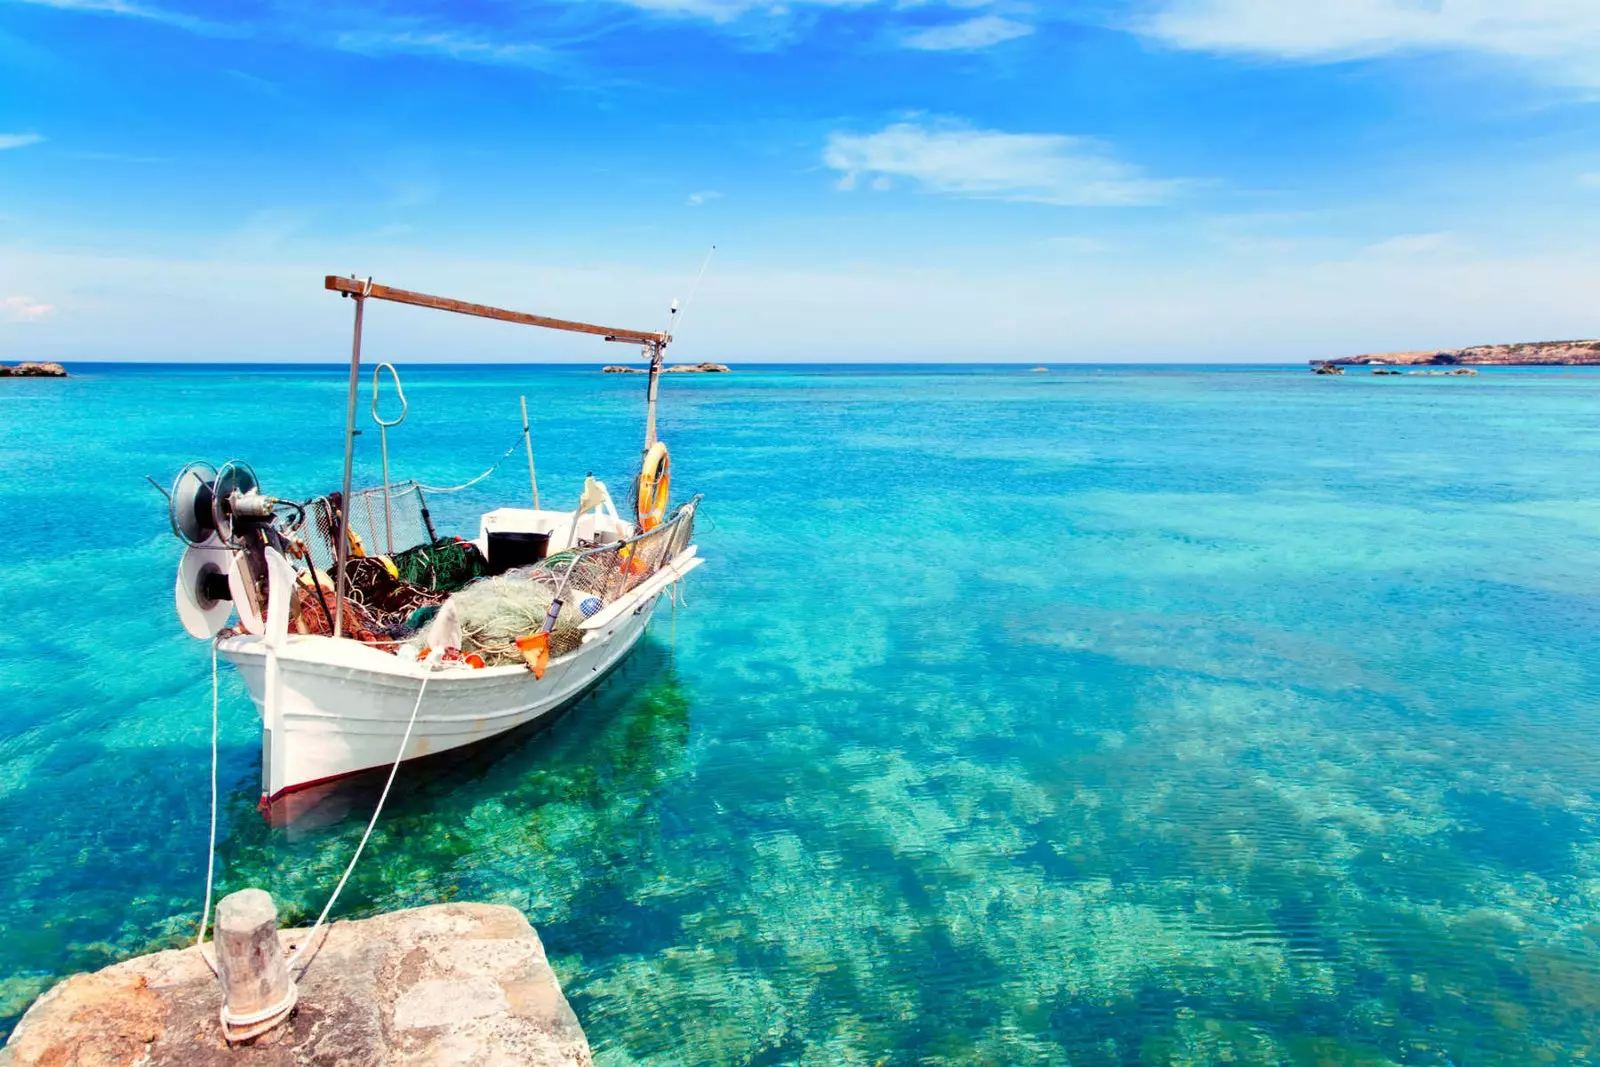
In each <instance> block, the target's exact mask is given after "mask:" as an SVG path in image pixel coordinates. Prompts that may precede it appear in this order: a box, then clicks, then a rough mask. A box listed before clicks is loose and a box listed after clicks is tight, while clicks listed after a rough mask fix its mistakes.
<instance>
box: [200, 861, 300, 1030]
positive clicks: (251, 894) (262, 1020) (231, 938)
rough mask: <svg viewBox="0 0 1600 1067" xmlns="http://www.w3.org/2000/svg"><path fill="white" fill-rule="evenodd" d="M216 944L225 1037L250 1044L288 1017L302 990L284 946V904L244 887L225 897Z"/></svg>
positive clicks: (219, 916)
mask: <svg viewBox="0 0 1600 1067" xmlns="http://www.w3.org/2000/svg"><path fill="white" fill-rule="evenodd" d="M216 946H217V972H218V974H219V976H220V977H221V978H222V996H223V1001H222V1033H223V1036H224V1037H225V1038H227V1039H228V1041H230V1042H234V1041H247V1040H249V1039H250V1038H252V1037H259V1036H261V1035H262V1034H264V1033H266V1032H267V1031H268V1030H271V1029H272V1028H273V1027H274V1026H277V1025H278V1024H279V1023H280V1022H282V1021H283V1020H285V1019H287V1018H288V1017H289V1013H290V1012H291V1011H293V1010H294V1005H295V1001H296V1000H297V999H298V992H297V991H296V989H295V985H294V979H292V978H290V977H289V965H288V962H287V961H286V960H285V959H284V958H283V948H282V947H281V946H280V945H279V944H278V906H277V905H276V904H274V903H273V902H272V897H271V896H270V895H268V894H267V892H266V891H265V890H261V889H241V890H239V891H238V892H237V893H230V894H229V895H227V896H225V897H223V898H222V901H221V902H220V903H219V904H218V905H217V932H216Z"/></svg>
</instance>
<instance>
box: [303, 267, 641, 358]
mask: <svg viewBox="0 0 1600 1067" xmlns="http://www.w3.org/2000/svg"><path fill="white" fill-rule="evenodd" d="M324 284H325V285H326V286H327V288H328V289H329V290H331V291H332V292H335V293H344V294H346V295H348V296H367V297H371V298H372V299H374V300H389V301H392V302H394V303H396V304H410V305H412V306H413V307H419V308H433V309H435V310H436V311H454V312H455V313H456V314H458V315H475V316H477V317H478V318H480V319H495V320H497V321H499V322H515V323H519V324H521V325H523V326H543V327H545V328H546V329H549V330H566V331H567V332H569V333H587V334H593V335H594V336H596V337H604V338H605V339H606V340H607V341H619V342H622V343H624V344H639V345H648V344H666V343H667V340H668V338H667V335H666V334H664V333H656V332H654V331H647V330H619V329H617V328H615V327H613V326H596V325H594V324H593V323H590V322H573V321H571V320H569V319H552V318H550V317H548V316H546V315H530V314H528V313H527V312H526V311H507V310H506V309H505V308H497V307H490V306H489V305H488V304H469V303H467V302H466V301H465V300H451V299H450V298H449V297H446V296H429V295H428V294H427V293H413V292H411V291H410V290H408V289H395V288H392V287H391V286H387V285H379V284H377V283H376V282H373V283H372V285H371V288H368V285H367V283H366V282H364V281H362V280H361V279H359V278H345V277H341V276H340V275H337V274H330V275H328V277H327V280H326V281H325V283H324Z"/></svg>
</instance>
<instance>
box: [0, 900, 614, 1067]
mask: <svg viewBox="0 0 1600 1067" xmlns="http://www.w3.org/2000/svg"><path fill="white" fill-rule="evenodd" d="M326 929H327V931H328V932H327V934H326V935H323V934H318V935H317V936H318V939H319V940H320V942H321V944H320V946H313V948H312V951H311V952H310V953H309V954H308V958H309V959H310V966H309V967H308V968H307V969H306V971H305V974H304V975H303V976H302V977H301V979H300V982H299V987H300V1001H299V1005H298V1006H297V1007H296V1009H295V1011H294V1013H293V1014H292V1015H291V1016H290V1017H289V1020H288V1021H287V1022H286V1023H284V1024H283V1025H282V1026H280V1027H278V1028H277V1029H276V1030H273V1031H271V1032H269V1033H267V1034H266V1035H264V1036H262V1037H260V1038H258V1039H256V1040H255V1041H254V1042H252V1043H249V1047H250V1048H251V1052H250V1054H249V1057H250V1061H251V1062H252V1063H259V1064H263V1065H272V1067H290V1065H298V1064H312V1063H351V1064H354V1063H361V1064H386V1063H399V1062H406V1063H424V1062H425V1063H428V1064H435V1065H439V1067H445V1065H452V1064H461V1065H467V1064H481V1063H517V1064H527V1065H530V1067H591V1065H592V1063H593V1060H592V1058H591V1056H590V1052H589V1044H588V1041H587V1040H586V1039H585V1037H584V1035H583V1029H582V1027H580V1026H579V1025H578V1019H577V1016H576V1015H574V1014H573V1012H572V1008H571V1007H570V1006H569V1005H568V1004H567V1001H566V998H565V997H564V996H563V995H562V993H561V985H560V983H559V982H558V981H557V980H556V976H555V973H554V972H553V971H551V969H550V965H549V963H548V962H547V961H546V959H545V953H544V946H543V945H542V944H541V943H540V941H539V935H538V934H537V933H535V932H534V929H533V927H532V926H530V925H529V924H528V920H527V919H525V918H523V916H522V913H521V912H519V911H517V910H516V909H515V908H509V907H505V906H503V905H496V904H438V905H434V906H432V907H425V908H412V909H409V910H406V911H397V912H391V913H389V914H387V915H380V916H377V917H376V918H372V919H362V920H359V921H355V922H336V923H334V924H333V925H332V926H329V927H327V928H326ZM304 935H305V931H303V930H283V931H280V932H279V935H278V936H279V941H280V943H281V944H282V945H283V947H284V950H285V951H286V952H287V951H290V950H291V947H292V946H297V945H299V944H300V939H301V938H302V937H303V936H304ZM221 996H222V992H221V989H220V987H219V986H218V984H217V979H216V978H215V976H213V975H212V973H211V969H210V967H209V966H208V965H207V964H206V962H205V960H204V959H202V958H201V956H200V950H198V949H195V948H186V949H176V950H173V951H170V952H157V953H153V954H151V955H148V956H140V957H137V958H136V959H131V960H128V961H127V962H125V963H119V964H117V965H115V966H112V967H107V968H106V969H105V970H103V971H99V972H97V973H95V974H80V975H74V976H73V977H71V978H68V979H67V980H66V981H64V982H60V983H58V984H57V985H56V986H55V988H53V989H51V990H50V991H49V992H48V993H46V994H45V995H44V996H42V997H40V998H39V1000H38V1001H37V1002H36V1003H35V1004H34V1005H33V1007H31V1008H29V1009H28V1013H27V1014H26V1015H24V1016H23V1018H22V1021H21V1022H20V1023H19V1024H18V1025H17V1028H16V1030H15V1031H14V1032H13V1033H12V1035H11V1039H10V1041H8V1042H7V1043H6V1047H5V1049H4V1050H0V1067H35V1065H38V1067H43V1065H46V1064H49V1065H57V1064H59V1065H62V1067H68V1065H84V1067H87V1065H90V1064H93V1065H95V1067H113V1065H116V1067H121V1065H124V1064H126V1065H130V1067H131V1065H133V1064H152V1063H153V1064H175V1065H184V1067H189V1065H194V1067H201V1065H207V1064H217V1065H222V1064H234V1063H237V1062H238V1056H239V1053H238V1052H235V1051H232V1050H230V1049H229V1048H228V1047H227V1046H226V1045H225V1044H224V1043H223V1041H222V1036H221V1028H220V1026H219V1024H218V1021H217V1008H218V1006H219V1005H220V1003H221Z"/></svg>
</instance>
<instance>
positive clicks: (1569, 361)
mask: <svg viewBox="0 0 1600 1067" xmlns="http://www.w3.org/2000/svg"><path fill="white" fill-rule="evenodd" d="M1311 362H1312V363H1313V364H1318V363H1330V364H1335V365H1344V366H1368V365H1372V364H1379V363H1381V364H1387V365H1389V366H1423V365H1431V366H1440V367H1453V366H1473V365H1476V366H1480V367H1482V366H1507V367H1570V366H1578V365H1583V364H1596V365H1600V341H1535V342H1532V343H1529V344H1520V345H1478V346H1476V347H1473V348H1458V349H1455V350H1454V351H1450V350H1445V349H1435V350H1431V351H1422V352H1373V353H1371V354H1369V355H1365V356H1347V357H1346V358H1344V359H1327V360H1324V359H1314V360H1312V361H1311Z"/></svg>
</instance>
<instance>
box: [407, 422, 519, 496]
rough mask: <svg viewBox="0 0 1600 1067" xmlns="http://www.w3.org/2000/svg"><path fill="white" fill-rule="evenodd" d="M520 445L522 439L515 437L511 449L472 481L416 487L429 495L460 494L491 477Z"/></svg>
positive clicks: (421, 484) (418, 485)
mask: <svg viewBox="0 0 1600 1067" xmlns="http://www.w3.org/2000/svg"><path fill="white" fill-rule="evenodd" d="M521 443H522V438H521V436H520V435H519V436H518V437H517V439H516V441H514V442H512V445H511V447H510V448H508V449H506V450H505V451H504V452H502V453H501V454H500V458H499V459H497V460H495V461H494V465H493V466H491V467H490V468H489V469H488V470H486V471H484V472H483V473H482V474H480V475H478V476H477V477H476V478H474V479H472V480H471V481H468V482H462V483H461V484H460V485H424V484H423V483H422V482H417V483H416V486H417V488H418V489H426V490H427V491H428V492H430V493H459V492H461V490H463V489H466V488H468V487H469V486H474V485H477V484H478V483H479V482H481V481H483V480H484V479H485V478H487V477H489V475H491V474H493V473H494V472H495V471H497V470H499V469H500V464H502V463H504V462H505V461H506V457H507V456H509V455H511V453H513V452H515V451H516V450H517V445H520V444H521Z"/></svg>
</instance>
